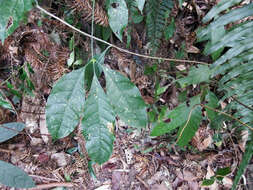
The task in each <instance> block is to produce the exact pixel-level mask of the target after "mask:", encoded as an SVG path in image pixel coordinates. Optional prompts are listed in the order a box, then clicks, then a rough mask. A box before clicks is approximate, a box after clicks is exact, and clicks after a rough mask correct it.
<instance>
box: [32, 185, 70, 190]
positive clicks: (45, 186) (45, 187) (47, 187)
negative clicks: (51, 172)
mask: <svg viewBox="0 0 253 190" xmlns="http://www.w3.org/2000/svg"><path fill="white" fill-rule="evenodd" d="M53 187H74V185H73V183H49V184H42V185H36V187H34V188H29V190H41V189H49V188H53Z"/></svg>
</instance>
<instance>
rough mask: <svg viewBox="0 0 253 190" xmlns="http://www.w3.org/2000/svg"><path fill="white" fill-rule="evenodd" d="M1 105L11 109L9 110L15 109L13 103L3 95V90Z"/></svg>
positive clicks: (0, 97)
mask: <svg viewBox="0 0 253 190" xmlns="http://www.w3.org/2000/svg"><path fill="white" fill-rule="evenodd" d="M0 107H3V108H5V109H9V110H12V109H13V108H12V106H11V104H10V103H9V102H8V101H7V100H6V98H5V97H4V96H3V95H2V93H1V92H0Z"/></svg>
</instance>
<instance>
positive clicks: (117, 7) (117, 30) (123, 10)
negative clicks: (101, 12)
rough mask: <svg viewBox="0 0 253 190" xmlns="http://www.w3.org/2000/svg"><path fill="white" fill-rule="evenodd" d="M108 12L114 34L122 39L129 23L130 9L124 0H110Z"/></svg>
mask: <svg viewBox="0 0 253 190" xmlns="http://www.w3.org/2000/svg"><path fill="white" fill-rule="evenodd" d="M108 1H109V3H108V5H107V9H108V10H107V13H108V16H109V25H110V27H111V29H112V31H113V32H114V34H115V35H116V36H117V37H118V38H119V39H120V40H121V41H122V34H123V30H124V29H125V28H126V26H127V24H128V9H127V5H126V2H125V1H124V0H108Z"/></svg>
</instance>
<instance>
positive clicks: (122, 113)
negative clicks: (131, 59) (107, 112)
mask: <svg viewBox="0 0 253 190" xmlns="http://www.w3.org/2000/svg"><path fill="white" fill-rule="evenodd" d="M103 70H104V73H105V79H106V89H107V95H108V98H109V99H110V102H111V105H112V106H113V109H114V111H115V113H116V114H117V115H118V116H119V117H120V119H121V120H122V121H124V122H125V123H126V124H128V125H129V126H132V127H145V126H146V124H147V112H146V105H145V103H144V101H143V99H142V97H141V94H140V92H139V90H138V88H137V87H136V86H135V85H134V84H133V83H132V82H131V81H130V80H129V79H128V78H126V77H125V76H123V75H122V74H120V73H118V72H116V71H113V70H111V69H109V68H107V67H105V66H103Z"/></svg>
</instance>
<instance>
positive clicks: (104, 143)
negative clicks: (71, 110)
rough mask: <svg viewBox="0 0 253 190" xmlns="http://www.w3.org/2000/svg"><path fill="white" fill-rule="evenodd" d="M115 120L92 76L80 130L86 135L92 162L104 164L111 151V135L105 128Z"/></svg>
mask: <svg viewBox="0 0 253 190" xmlns="http://www.w3.org/2000/svg"><path fill="white" fill-rule="evenodd" d="M114 120H115V115H114V112H113V109H112V106H111V105H110V103H109V99H108V98H107V95H106V94H105V92H104V90H103V88H102V87H101V86H100V83H99V81H98V79H97V76H96V75H94V77H93V80H92V85H91V89H90V92H89V96H88V98H87V100H86V102H85V111H84V117H83V120H82V128H83V130H84V133H85V135H87V139H86V140H87V141H86V148H87V151H88V154H89V156H90V158H91V159H92V160H94V161H95V162H97V163H99V164H102V163H104V162H106V161H107V160H108V159H109V157H110V155H111V154H112V149H113V140H114V137H113V135H112V134H111V133H110V132H109V130H108V128H107V126H108V125H110V124H112V123H113V122H114Z"/></svg>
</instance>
